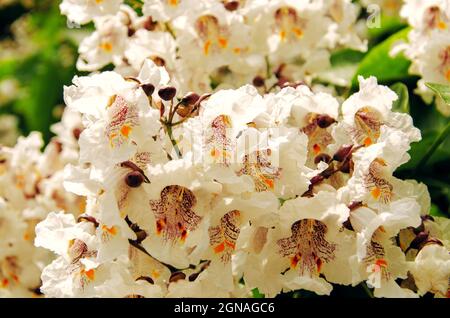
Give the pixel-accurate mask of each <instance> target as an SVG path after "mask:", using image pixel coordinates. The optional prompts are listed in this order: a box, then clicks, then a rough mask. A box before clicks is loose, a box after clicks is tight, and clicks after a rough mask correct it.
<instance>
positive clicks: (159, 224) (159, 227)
mask: <svg viewBox="0 0 450 318" xmlns="http://www.w3.org/2000/svg"><path fill="white" fill-rule="evenodd" d="M165 225H166V223H165V222H164V220H163V219H161V220H158V221H156V234H158V235H160V234H161V232H162V230H163V229H164V226H165Z"/></svg>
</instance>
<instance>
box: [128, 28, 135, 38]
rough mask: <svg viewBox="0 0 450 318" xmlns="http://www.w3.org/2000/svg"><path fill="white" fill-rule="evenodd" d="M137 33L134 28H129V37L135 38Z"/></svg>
mask: <svg viewBox="0 0 450 318" xmlns="http://www.w3.org/2000/svg"><path fill="white" fill-rule="evenodd" d="M135 33H136V30H135V29H134V28H130V27H129V28H128V36H133V35H134V34H135Z"/></svg>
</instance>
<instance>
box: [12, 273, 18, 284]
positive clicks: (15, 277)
mask: <svg viewBox="0 0 450 318" xmlns="http://www.w3.org/2000/svg"><path fill="white" fill-rule="evenodd" d="M11 277H12V279H13V281H15V282H16V283H18V282H19V280H20V279H19V276H17V275H15V274H13V275H12V276H11Z"/></svg>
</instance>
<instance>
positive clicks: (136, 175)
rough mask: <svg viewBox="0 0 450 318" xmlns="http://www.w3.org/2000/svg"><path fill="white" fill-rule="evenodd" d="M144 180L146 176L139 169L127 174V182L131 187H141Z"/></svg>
mask: <svg viewBox="0 0 450 318" xmlns="http://www.w3.org/2000/svg"><path fill="white" fill-rule="evenodd" d="M142 182H144V176H143V175H142V174H141V173H140V172H139V171H131V172H129V173H127V175H126V176H125V183H126V184H127V185H128V186H129V187H131V188H137V187H139V186H140V185H141V184H142Z"/></svg>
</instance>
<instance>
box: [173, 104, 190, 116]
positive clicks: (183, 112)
mask: <svg viewBox="0 0 450 318" xmlns="http://www.w3.org/2000/svg"><path fill="white" fill-rule="evenodd" d="M192 109H193V106H183V105H181V106H179V107H178V108H177V114H178V115H179V116H180V117H183V118H184V117H186V116H188V115H189V114H190V113H191V112H192Z"/></svg>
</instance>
